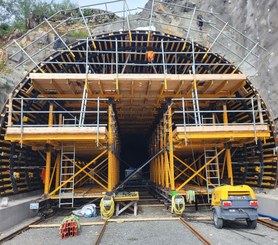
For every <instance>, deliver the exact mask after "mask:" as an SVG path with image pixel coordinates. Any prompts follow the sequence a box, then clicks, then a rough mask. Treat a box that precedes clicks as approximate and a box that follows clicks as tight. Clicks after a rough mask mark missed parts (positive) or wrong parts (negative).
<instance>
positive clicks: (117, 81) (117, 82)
mask: <svg viewBox="0 0 278 245" xmlns="http://www.w3.org/2000/svg"><path fill="white" fill-rule="evenodd" d="M115 45H116V91H119V78H118V75H119V64H118V62H119V61H118V57H119V56H118V39H117V38H116V43H115Z"/></svg>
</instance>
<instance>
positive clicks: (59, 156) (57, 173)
mask: <svg viewBox="0 0 278 245" xmlns="http://www.w3.org/2000/svg"><path fill="white" fill-rule="evenodd" d="M57 158H58V159H56V161H57V165H56V176H55V188H57V187H58V186H59V184H60V164H61V153H60V152H58V153H57Z"/></svg>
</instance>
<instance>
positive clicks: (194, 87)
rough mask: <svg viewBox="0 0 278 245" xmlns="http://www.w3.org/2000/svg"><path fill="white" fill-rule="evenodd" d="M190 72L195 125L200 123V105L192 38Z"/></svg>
mask: <svg viewBox="0 0 278 245" xmlns="http://www.w3.org/2000/svg"><path fill="white" fill-rule="evenodd" d="M192 72H193V77H194V80H193V91H194V93H193V95H194V98H192V99H193V100H194V99H195V105H196V114H197V119H198V120H197V122H196V124H197V125H201V114H200V106H199V99H198V91H197V80H196V69H195V46H194V40H192Z"/></svg>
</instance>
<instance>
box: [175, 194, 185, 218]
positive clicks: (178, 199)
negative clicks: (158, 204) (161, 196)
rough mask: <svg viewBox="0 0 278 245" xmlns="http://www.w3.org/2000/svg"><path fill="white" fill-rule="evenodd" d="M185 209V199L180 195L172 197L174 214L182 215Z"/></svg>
mask: <svg viewBox="0 0 278 245" xmlns="http://www.w3.org/2000/svg"><path fill="white" fill-rule="evenodd" d="M184 209H185V201H184V197H183V196H180V195H174V196H172V213H173V212H174V213H175V214H177V215H182V213H183V211H184Z"/></svg>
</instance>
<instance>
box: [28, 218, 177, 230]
mask: <svg viewBox="0 0 278 245" xmlns="http://www.w3.org/2000/svg"><path fill="white" fill-rule="evenodd" d="M175 220H180V218H178V217H164V218H155V217H154V218H129V219H109V220H108V222H116V223H123V222H142V221H175ZM104 223H105V222H102V221H99V222H97V221H96V222H84V223H82V222H81V223H80V225H81V226H92V225H103V224H104ZM60 225H61V224H57V223H55V224H38V225H29V228H51V227H60Z"/></svg>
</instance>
